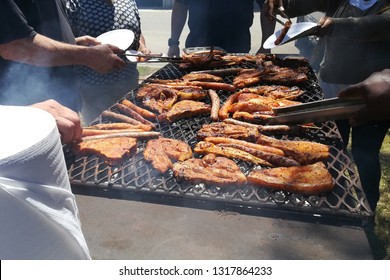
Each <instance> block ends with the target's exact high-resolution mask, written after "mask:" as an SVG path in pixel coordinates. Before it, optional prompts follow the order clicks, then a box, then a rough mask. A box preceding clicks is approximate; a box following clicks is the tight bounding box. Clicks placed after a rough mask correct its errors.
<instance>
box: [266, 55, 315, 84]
mask: <svg viewBox="0 0 390 280" xmlns="http://www.w3.org/2000/svg"><path fill="white" fill-rule="evenodd" d="M263 67H264V73H263V75H262V81H264V82H266V83H272V84H278V85H291V84H300V83H304V82H307V81H308V80H309V78H308V77H307V75H306V73H307V71H308V69H307V67H298V68H290V67H282V66H278V65H275V64H274V62H273V61H266V62H264V63H263Z"/></svg>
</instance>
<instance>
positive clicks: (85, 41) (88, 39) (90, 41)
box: [76, 35, 102, 47]
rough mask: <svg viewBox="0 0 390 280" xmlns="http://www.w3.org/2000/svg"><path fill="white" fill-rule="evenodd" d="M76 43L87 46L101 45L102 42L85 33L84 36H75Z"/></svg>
mask: <svg viewBox="0 0 390 280" xmlns="http://www.w3.org/2000/svg"><path fill="white" fill-rule="evenodd" d="M76 44H77V45H80V46H86V47H88V46H97V45H101V44H102V43H101V42H100V41H99V40H98V39H96V38H94V37H92V36H88V35H85V36H81V37H77V38H76Z"/></svg>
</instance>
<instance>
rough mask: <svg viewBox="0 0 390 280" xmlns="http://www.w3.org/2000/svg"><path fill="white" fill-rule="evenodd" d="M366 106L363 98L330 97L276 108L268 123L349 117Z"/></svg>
mask: <svg viewBox="0 0 390 280" xmlns="http://www.w3.org/2000/svg"><path fill="white" fill-rule="evenodd" d="M365 106H366V104H365V101H364V99H362V98H342V99H340V98H338V97H335V98H330V99H325V100H320V101H314V102H309V103H304V104H300V105H293V106H286V107H281V108H274V109H273V112H274V114H275V117H271V118H270V119H268V122H267V124H304V123H312V122H324V121H330V120H340V119H348V118H349V117H350V116H351V115H352V114H353V113H355V112H357V111H359V110H360V109H362V108H364V107H365Z"/></svg>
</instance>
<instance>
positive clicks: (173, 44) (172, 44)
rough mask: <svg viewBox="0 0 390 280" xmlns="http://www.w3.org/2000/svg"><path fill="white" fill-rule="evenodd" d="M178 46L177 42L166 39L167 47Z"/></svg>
mask: <svg viewBox="0 0 390 280" xmlns="http://www.w3.org/2000/svg"><path fill="white" fill-rule="evenodd" d="M179 44H180V42H179V40H173V39H172V38H169V39H168V47H171V46H175V45H177V46H178V45H179Z"/></svg>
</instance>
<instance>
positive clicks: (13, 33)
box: [0, 0, 36, 44]
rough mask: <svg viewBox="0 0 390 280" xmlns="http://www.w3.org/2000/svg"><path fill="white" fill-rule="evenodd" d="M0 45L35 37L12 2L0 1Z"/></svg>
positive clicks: (34, 33) (24, 18) (9, 0)
mask: <svg viewBox="0 0 390 280" xmlns="http://www.w3.org/2000/svg"><path fill="white" fill-rule="evenodd" d="M0 26H1V28H0V44H5V43H8V42H11V41H14V40H17V39H21V38H26V37H32V36H35V35H36V32H35V31H34V29H33V28H32V27H31V26H30V25H29V24H28V22H27V19H26V17H25V16H24V14H23V13H22V11H21V10H20V9H19V7H18V6H17V5H16V4H15V2H14V1H13V0H1V1H0Z"/></svg>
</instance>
